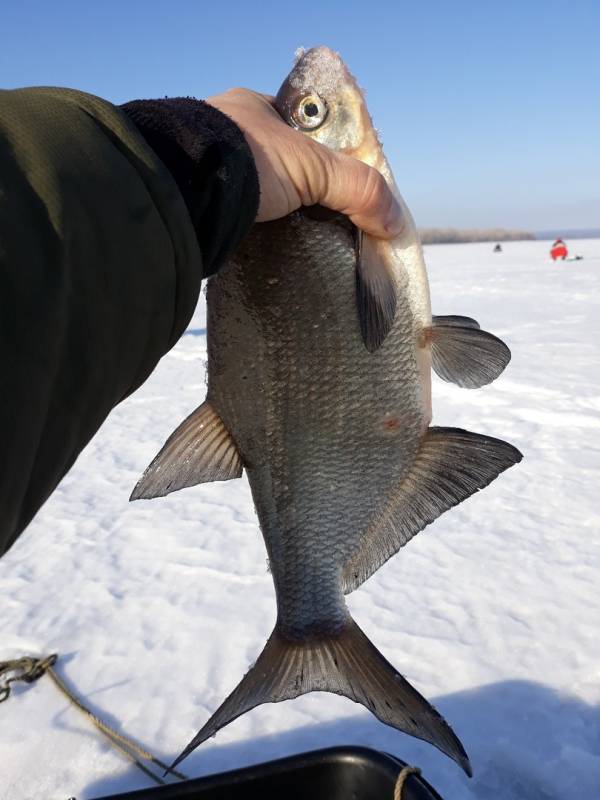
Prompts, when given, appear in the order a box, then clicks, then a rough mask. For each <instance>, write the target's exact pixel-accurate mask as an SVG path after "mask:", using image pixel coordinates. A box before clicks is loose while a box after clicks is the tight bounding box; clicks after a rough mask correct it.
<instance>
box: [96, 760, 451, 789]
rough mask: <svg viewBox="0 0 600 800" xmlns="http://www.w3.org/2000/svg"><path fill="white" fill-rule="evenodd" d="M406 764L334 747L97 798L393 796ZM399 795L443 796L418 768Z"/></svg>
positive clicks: (408, 777)
mask: <svg viewBox="0 0 600 800" xmlns="http://www.w3.org/2000/svg"><path fill="white" fill-rule="evenodd" d="M405 767H406V764H405V763H404V762H403V761H400V760H399V759H397V758H394V757H393V756H390V755H387V754H386V753H381V752H379V751H377V750H370V749H368V748H366V747H332V748H328V749H326V750H315V751H313V752H310V753H302V754H300V755H295V756H290V757H289V758H281V759H278V760H277V761H269V762H268V763H265V764H257V765H255V766H252V767H245V768H244V769H237V770H234V771H232V772H223V773H220V774H218V775H209V776H208V777H206V778H197V779H195V780H189V781H183V782H182V783H176V784H170V785H168V786H160V787H158V788H155V789H142V790H141V791H135V792H126V793H125V794H119V795H110V796H106V797H102V798H97V800H179V798H187V800H251V798H260V800H282V798H285V800H348V798H354V800H393V798H394V792H395V790H396V787H397V783H398V777H399V775H400V774H401V773H402V771H403V769H404V768H405ZM398 796H399V797H401V800H443V798H442V797H441V795H439V794H438V793H437V792H436V791H435V789H434V788H433V787H432V786H430V785H429V783H427V781H426V780H425V779H424V778H422V777H421V776H420V775H419V774H417V773H415V772H412V773H410V774H408V775H407V777H406V780H405V781H404V782H403V785H402V789H401V792H400V793H399V795H398Z"/></svg>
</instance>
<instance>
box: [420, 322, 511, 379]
mask: <svg viewBox="0 0 600 800" xmlns="http://www.w3.org/2000/svg"><path fill="white" fill-rule="evenodd" d="M438 319H444V320H446V321H445V322H444V323H443V324H440V323H438V322H437V320H438ZM448 319H449V318H448V317H437V318H436V317H434V324H433V325H432V326H431V328H427V329H426V338H427V339H428V340H429V341H430V342H431V363H432V366H433V369H434V370H435V372H436V373H437V374H438V375H439V377H440V378H442V379H443V380H445V381H449V382H450V383H456V384H457V385H458V386H462V387H464V388H467V389H478V388H480V387H481V386H485V385H486V384H488V383H491V382H492V381H493V380H495V379H496V378H497V377H498V376H499V375H500V374H501V373H502V372H503V370H504V368H505V367H506V365H507V364H508V362H509V361H510V350H509V349H508V347H507V346H506V345H505V344H504V342H503V341H502V340H501V339H498V337H496V336H493V335H492V334H491V333H488V332H487V331H482V330H481V329H480V328H479V327H475V326H473V325H472V324H470V325H459V324H458V323H457V322H448V321H447V320H448ZM456 319H460V317H457V318H456ZM466 319H469V318H466ZM469 322H471V323H474V322H475V320H469ZM475 325H477V323H476V322H475Z"/></svg>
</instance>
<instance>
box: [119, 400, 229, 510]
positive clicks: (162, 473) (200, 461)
mask: <svg viewBox="0 0 600 800" xmlns="http://www.w3.org/2000/svg"><path fill="white" fill-rule="evenodd" d="M242 469H243V466H242V459H241V456H240V454H239V452H238V449H237V447H236V444H235V442H234V441H233V439H232V438H231V434H230V433H229V431H228V430H227V429H226V428H225V425H224V424H223V421H222V420H221V418H220V417H219V415H218V414H217V413H216V411H215V410H214V409H213V407H212V406H211V404H210V403H209V402H208V401H207V402H204V403H202V405H201V406H199V407H198V408H197V409H196V410H195V411H193V412H192V413H191V414H190V416H189V417H187V419H185V420H184V421H183V422H182V423H181V425H180V426H179V427H178V428H177V429H176V430H175V431H174V433H172V434H171V436H169V438H168V439H167V441H166V442H165V444H164V445H163V447H162V449H161V451H160V452H159V453H158V455H157V456H156V457H155V458H154V459H153V461H152V462H151V463H150V465H149V466H148V467H147V468H146V470H145V472H144V474H143V475H142V477H141V478H140V479H139V481H138V482H137V484H136V486H135V489H134V490H133V492H132V493H131V497H130V498H129V499H130V500H139V499H142V498H143V499H149V498H152V497H163V496H164V495H166V494H170V493H171V492H176V491H177V490H178V489H184V488H185V487H187V486H195V485H196V484H198V483H209V482H210V481H228V480H231V479H232V478H239V477H240V476H241V474H242Z"/></svg>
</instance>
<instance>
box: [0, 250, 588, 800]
mask: <svg viewBox="0 0 600 800" xmlns="http://www.w3.org/2000/svg"><path fill="white" fill-rule="evenodd" d="M492 247H493V244H492V243H486V244H469V245H438V246H431V247H428V248H426V261H427V265H428V269H429V275H430V281H431V289H432V305H433V310H434V313H436V314H462V315H467V316H472V317H475V318H476V319H478V320H479V322H480V323H481V325H482V327H484V328H485V329H486V330H489V331H491V332H493V333H495V334H496V335H498V336H500V337H501V338H502V339H504V340H505V341H506V342H507V344H508V345H509V347H510V348H511V350H512V353H513V359H512V362H511V363H510V364H509V366H508V368H507V370H506V372H505V373H504V374H503V375H502V376H501V377H500V378H499V379H498V380H497V381H496V382H495V383H494V384H492V385H491V386H488V387H485V388H483V389H479V390H474V391H468V390H464V389H459V388H457V387H455V386H452V385H450V384H446V383H443V382H442V381H440V380H439V379H437V378H435V377H434V379H433V381H434V384H433V409H434V424H436V425H448V426H453V427H464V428H467V429H469V430H472V431H475V432H478V433H486V434H490V435H492V436H496V437H498V438H502V439H506V440H507V441H509V442H511V443H512V444H514V445H515V446H517V447H518V448H519V449H520V450H521V451H522V452H523V455H524V460H523V462H522V463H521V464H520V465H518V466H516V467H514V468H512V469H510V470H509V471H508V472H506V473H504V474H503V475H501V476H500V477H499V478H498V479H497V480H496V481H495V482H494V483H493V484H492V485H491V486H489V487H488V488H487V489H485V490H484V491H482V492H480V493H478V494H477V495H476V496H475V497H472V498H470V499H469V500H467V501H465V502H464V503H463V504H461V505H460V506H459V507H458V508H455V509H452V510H451V511H449V512H448V513H446V514H444V515H443V516H442V517H441V518H440V519H439V520H437V521H436V522H435V523H434V524H433V525H431V526H429V527H428V528H426V529H425V531H423V532H422V533H420V534H419V535H418V536H416V537H415V539H413V540H412V541H411V542H410V543H409V544H408V545H407V546H406V547H405V548H403V549H402V550H401V551H400V553H399V554H398V555H397V556H395V557H394V558H392V559H391V560H390V561H389V562H388V563H387V564H386V565H385V566H384V567H382V568H381V569H380V570H379V571H378V572H377V574H376V575H375V576H374V577H373V578H371V579H370V580H369V581H368V582H367V583H366V584H365V585H364V586H363V587H361V588H360V589H359V590H357V591H356V592H355V593H354V594H352V595H351V596H350V598H349V605H350V607H351V609H352V613H353V615H354V617H355V619H356V621H357V622H358V624H359V625H360V626H361V627H362V628H363V630H364V632H365V633H366V634H367V636H369V638H370V639H371V640H372V641H373V643H374V644H375V645H376V646H377V647H378V648H379V649H380V650H381V652H382V653H383V654H384V655H385V656H386V657H387V658H388V659H389V660H390V661H391V662H392V663H393V664H394V666H395V667H396V668H397V669H398V670H399V671H400V672H402V673H403V674H404V675H405V676H406V678H407V679H408V680H409V681H410V682H411V683H412V684H413V685H414V686H415V687H416V688H417V689H419V691H421V692H422V693H423V694H424V695H425V697H427V698H428V699H429V700H430V701H432V702H433V703H434V705H436V707H437V708H438V709H439V710H440V711H441V712H442V714H443V715H444V716H445V718H446V719H447V720H448V722H449V723H450V724H451V725H452V727H453V728H454V730H455V731H456V733H457V735H458V736H459V737H460V739H461V740H462V742H463V744H464V746H465V748H466V750H467V752H468V754H469V756H470V759H471V763H472V766H473V770H474V778H473V779H472V780H470V781H469V779H468V778H466V777H465V776H464V775H463V774H462V773H461V771H460V769H459V768H458V767H457V766H456V765H455V764H454V763H453V762H452V761H450V759H448V758H447V757H445V756H444V755H442V754H441V753H440V752H439V751H437V750H436V749H435V748H433V747H432V746H430V745H428V744H425V743H423V742H420V741H417V740H415V739H412V738H410V737H408V736H406V735H404V734H401V733H398V732H397V731H395V730H393V729H391V728H388V727H386V726H385V725H383V724H382V723H380V722H378V720H376V719H375V718H374V717H373V716H371V715H370V714H369V712H368V711H367V710H366V709H364V708H362V707H360V706H358V705H355V704H353V703H352V702H351V701H349V700H346V699H344V698H342V697H337V696H334V695H330V694H315V693H313V694H311V695H307V696H304V697H301V698H298V699H297V700H292V701H287V702H285V703H280V704H274V705H266V706H262V707H259V708H257V709H255V710H254V711H252V712H250V713H249V714H246V715H245V716H243V717H241V718H240V719H238V720H237V721H236V722H234V723H232V724H231V725H229V726H228V727H227V728H226V729H224V730H223V731H221V732H220V733H219V734H218V735H217V736H216V738H214V739H211V740H210V741H209V742H207V743H205V744H204V745H202V746H201V747H200V748H199V749H198V750H196V751H195V752H194V753H193V754H192V755H191V756H190V757H189V758H188V759H187V760H186V761H184V762H183V764H182V769H183V771H184V772H186V773H187V774H188V775H189V776H190V777H192V776H194V777H195V776H199V775H204V774H208V773H211V772H218V771H222V770H227V769H234V768H237V767H240V766H244V765H247V764H251V763H256V762H259V761H264V760H268V759H271V758H277V757H281V756H284V755H289V754H292V753H297V752H301V751H304V750H310V749H315V748H320V747H328V746H332V745H337V744H360V745H366V746H370V747H374V748H378V749H381V750H384V751H387V752H390V753H393V754H395V755H397V756H399V757H400V758H402V759H404V760H406V761H408V762H410V763H413V764H417V765H419V766H420V767H421V768H422V770H423V774H424V776H425V777H426V778H427V779H428V780H429V781H430V782H431V783H432V784H433V785H434V786H435V787H436V788H437V789H438V791H439V792H440V793H441V794H442V795H443V796H444V797H445V798H447V799H448V800H475V799H476V800H565V799H566V798H567V797H569V798H570V797H577V798H586V799H587V798H590V799H591V798H598V797H600V636H599V635H598V630H599V627H600V589H599V586H600V524H599V523H600V503H599V491H600V489H599V487H600V348H599V344H598V343H599V340H600V240H584V241H578V242H577V247H576V249H577V251H578V252H580V253H581V254H582V255H583V256H584V260H583V261H579V262H574V263H564V262H559V263H556V264H552V263H551V262H550V259H549V257H548V247H549V243H547V242H515V243H510V242H507V243H505V244H503V249H504V252H503V253H500V254H498V253H492ZM205 362H206V334H205V313H204V308H203V306H202V304H200V306H199V308H198V310H197V311H196V314H195V316H194V319H193V321H192V323H191V325H190V327H189V329H188V331H187V332H186V333H185V335H184V336H183V337H182V339H181V341H180V342H179V343H178V345H177V346H176V347H175V348H174V350H173V351H171V353H169V354H168V355H167V356H165V358H164V359H163V360H162V362H161V363H160V365H159V367H158V368H157V370H156V371H155V373H154V374H153V375H152V377H151V378H150V380H149V381H148V382H147V383H146V384H145V385H144V386H143V387H142V388H141V389H140V390H139V391H138V392H136V393H135V394H134V395H133V396H132V397H130V398H129V399H128V400H127V401H126V402H124V403H123V404H121V405H120V406H119V407H118V408H117V409H115V411H114V412H113V413H112V415H111V416H110V418H109V419H108V420H107V422H106V423H105V424H104V426H103V427H102V429H101V431H100V432H99V433H98V435H97V436H96V437H95V438H94V440H93V441H92V442H91V444H90V445H89V446H88V447H87V449H86V450H85V452H84V453H83V454H82V455H81V457H80V458H79V460H78V462H77V464H76V465H75V467H74V468H73V470H72V471H71V472H70V473H69V474H68V475H67V477H66V478H65V479H64V480H63V482H62V484H61V485H60V487H59V488H58V490H57V491H56V492H55V493H54V495H53V496H52V497H51V499H50V500H49V501H48V502H47V503H46V505H45V507H44V508H43V509H42V511H41V512H40V513H39V514H38V516H37V518H36V519H35V520H34V522H33V523H32V524H31V525H30V527H29V529H28V530H27V531H26V532H25V534H23V536H22V537H21V539H20V540H19V541H18V542H17V544H16V545H15V546H14V547H13V549H12V550H11V551H10V552H9V553H8V554H7V555H6V556H5V557H4V558H3V559H2V560H1V561H0V660H3V659H8V658H12V657H17V656H21V655H25V654H31V655H46V654H48V653H51V652H55V651H56V652H58V653H59V656H60V657H59V661H58V664H57V667H56V669H57V672H58V673H59V674H60V675H61V676H62V677H64V678H65V680H67V681H68V683H69V685H70V686H71V687H72V688H74V690H75V691H76V692H77V693H78V695H79V696H81V697H82V698H83V699H84V700H85V702H86V703H88V705H89V706H90V707H91V708H92V710H93V711H95V712H96V713H98V714H99V715H100V716H101V717H102V718H103V719H105V720H106V721H107V722H108V723H109V724H112V725H113V726H114V727H116V728H117V729H118V730H119V731H121V732H123V733H125V734H127V735H129V736H131V737H133V738H134V739H136V740H137V741H139V742H140V743H142V744H143V745H144V746H146V747H147V748H149V749H150V750H151V751H152V752H153V753H155V755H157V756H158V757H160V758H162V759H163V760H165V761H167V762H170V761H171V760H172V758H174V757H175V756H176V755H177V754H178V753H179V752H180V750H181V749H182V748H183V747H184V745H185V744H187V742H188V741H189V739H190V738H191V737H192V736H193V735H194V734H195V733H196V731H197V730H198V729H199V728H200V727H201V725H202V724H203V723H204V722H205V721H206V720H207V718H208V717H209V715H210V714H211V713H212V712H213V711H214V710H215V708H216V707H217V706H218V705H219V704H220V703H221V701H222V700H223V699H224V698H225V697H226V696H227V694H228V693H229V692H230V691H231V690H232V689H233V687H234V686H235V685H236V684H237V682H238V681H239V679H240V677H241V676H242V675H243V674H244V673H245V672H246V671H247V669H248V667H249V665H250V664H251V663H252V661H253V660H254V659H255V658H256V656H257V655H258V653H259V652H260V650H261V649H262V647H263V645H264V642H265V640H266V638H267V636H268V635H269V633H270V632H271V630H272V627H273V624H274V621H275V598H274V592H273V586H272V582H271V577H270V575H269V574H268V572H267V567H266V555H265V550H264V545H263V542H262V537H261V536H260V533H259V530H258V525H257V522H256V519H255V515H254V511H253V507H252V501H251V498H250V493H249V490H248V486H247V483H246V481H245V480H244V479H242V480H239V481H233V482H228V483H216V484H211V485H206V486H199V487H194V488H191V489H186V490H184V491H181V492H178V493H176V494H174V495H171V496H170V497H168V498H162V499H157V500H151V501H138V502H137V503H133V504H129V503H128V502H127V500H128V497H129V494H130V492H131V489H132V488H133V486H134V484H135V482H136V480H137V478H138V477H139V475H140V474H141V472H142V471H143V469H144V468H145V467H146V466H147V464H148V462H149V461H150V459H151V458H152V457H153V456H154V455H155V454H156V452H157V451H158V449H159V447H160V446H161V445H162V443H163V442H164V440H165V438H166V437H167V436H168V435H169V434H170V433H171V432H172V430H173V429H174V427H175V426H176V425H177V424H178V423H179V422H180V421H181V420H182V419H183V417H184V416H186V415H187V414H188V413H189V412H190V411H191V410H192V409H193V408H195V407H196V406H197V405H198V404H199V403H200V402H201V401H202V400H203V398H204V394H205ZM4 467H5V468H10V465H4ZM0 763H1V768H0V798H2V800H8V799H9V798H10V800H25V799H27V800H29V799H30V798H48V800H66V798H68V797H71V796H75V797H77V799H78V800H90V799H91V798H94V797H99V796H102V795H106V794H111V793H116V792H124V791H128V790H132V789H136V788H144V787H147V786H149V785H151V784H150V782H149V781H148V779H147V778H146V777H145V776H144V775H143V774H142V773H141V772H140V771H139V770H138V769H137V768H136V767H135V766H133V765H132V764H131V763H130V762H129V761H127V760H126V759H124V757H123V756H121V755H120V754H119V753H118V752H117V751H116V750H114V749H113V748H112V747H111V746H110V745H109V744H108V743H107V742H106V740H105V739H104V738H103V737H102V736H101V735H100V734H99V733H98V732H97V731H96V730H95V729H94V728H93V727H92V726H91V725H90V724H89V723H88V722H87V721H86V720H85V719H84V717H83V716H82V715H81V714H80V713H79V712H77V711H76V710H75V709H74V708H73V707H72V706H70V705H69V703H68V702H67V700H66V699H65V698H64V697H63V696H62V695H61V694H60V693H59V692H58V691H57V690H56V688H55V687H54V685H53V684H52V682H51V681H50V680H49V679H48V678H47V677H46V678H42V679H41V680H39V681H38V682H37V683H36V684H33V685H30V686H28V685H26V684H21V683H18V684H13V693H12V695H11V697H10V698H9V700H8V701H7V702H6V703H4V704H2V705H0Z"/></svg>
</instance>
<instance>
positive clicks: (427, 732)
mask: <svg viewBox="0 0 600 800" xmlns="http://www.w3.org/2000/svg"><path fill="white" fill-rule="evenodd" d="M313 691H321V692H333V693H334V694H341V695H343V696H344V697H348V698H350V699H351V700H354V701H355V702H357V703H361V704H362V705H363V706H365V707H366V708H368V709H369V711H371V712H372V713H373V714H374V715H375V716H376V717H378V718H379V719H380V720H381V721H382V722H385V723H386V724H387V725H391V726H392V727H394V728H397V729H398V730H400V731H403V732H404V733H408V734H410V735H411V736H416V737H417V738H419V739H423V740H425V741H426V742H430V743H431V744H433V745H435V747H437V748H439V749H440V750H441V751H442V752H443V753H445V754H446V755H448V756H450V758H453V759H454V760H455V761H456V762H457V763H458V764H459V765H460V766H461V767H462V768H463V770H464V771H465V772H466V773H467V775H469V776H470V775H471V766H470V764H469V759H468V757H467V754H466V753H465V750H464V748H463V746H462V745H461V743H460V741H459V740H458V738H457V737H456V735H455V734H454V732H453V730H452V728H450V726H449V725H448V723H447V722H446V721H445V720H444V719H443V717H442V716H441V715H440V714H439V713H438V712H437V711H436V710H435V708H433V706H432V705H430V704H429V703H428V702H427V700H425V698H424V697H422V696H421V695H420V694H419V693H418V692H417V690H416V689H414V688H413V687H412V686H411V685H410V683H408V681H407V680H406V679H405V678H403V677H402V675H400V673H399V672H397V671H396V670H395V669H394V667H393V666H392V665H391V664H390V663H389V662H388V661H386V659H385V658H384V657H383V656H382V655H381V653H380V652H379V651H378V650H377V648H376V647H375V646H374V645H373V644H372V643H371V642H370V641H369V639H368V638H367V637H366V636H365V634H364V633H363V632H362V631H361V629H360V628H359V627H358V625H357V624H356V623H355V622H354V621H353V620H352V619H349V620H348V622H347V624H346V625H345V627H344V628H343V630H342V631H341V632H340V633H338V634H336V635H334V636H331V635H330V636H320V637H318V638H317V637H315V638H314V639H311V640H309V641H302V642H300V641H292V640H290V639H287V638H286V637H285V636H284V635H283V634H282V633H281V631H280V630H279V628H278V627H277V626H276V627H275V630H274V631H273V633H272V634H271V636H270V638H269V640H268V642H267V644H266V645H265V648H264V650H263V651H262V653H261V654H260V656H259V657H258V659H257V661H256V663H255V664H254V666H253V667H252V668H251V669H250V671H249V672H248V673H247V674H246V675H245V677H244V678H243V679H242V681H241V682H240V683H239V684H238V686H237V687H236V688H235V689H234V691H233V692H232V693H231V694H230V695H229V697H228V698H227V699H226V700H225V702H224V703H223V704H222V705H221V706H220V707H219V708H218V709H217V711H216V712H215V713H214V714H213V716H212V717H211V718H210V719H209V720H208V722H207V723H206V724H205V725H204V727H203V728H201V730H200V731H198V733H197V734H196V736H194V738H193V739H192V740H191V742H190V743H189V744H188V745H187V747H186V748H185V750H183V752H182V753H181V754H180V755H179V756H178V757H177V759H176V760H175V761H174V762H173V764H172V765H171V769H173V767H175V766H176V765H177V764H179V762H180V761H182V760H183V759H184V758H186V757H187V756H188V755H189V754H190V753H191V752H192V751H193V750H195V749H196V747H198V745H200V744H202V742H204V741H206V739H208V738H209V737H211V736H214V735H215V733H217V731H218V730H220V729H221V728H223V727H224V726H225V725H227V724H228V723H230V722H232V721H233V720H234V719H237V717H239V716H241V715H242V714H245V713H246V712H247V711H250V710H251V709H253V708H255V707H256V706H259V705H261V704H262V703H277V702H280V701H281V700H290V699H292V698H294V697H299V696H300V695H302V694H306V693H307V692H313Z"/></svg>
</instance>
